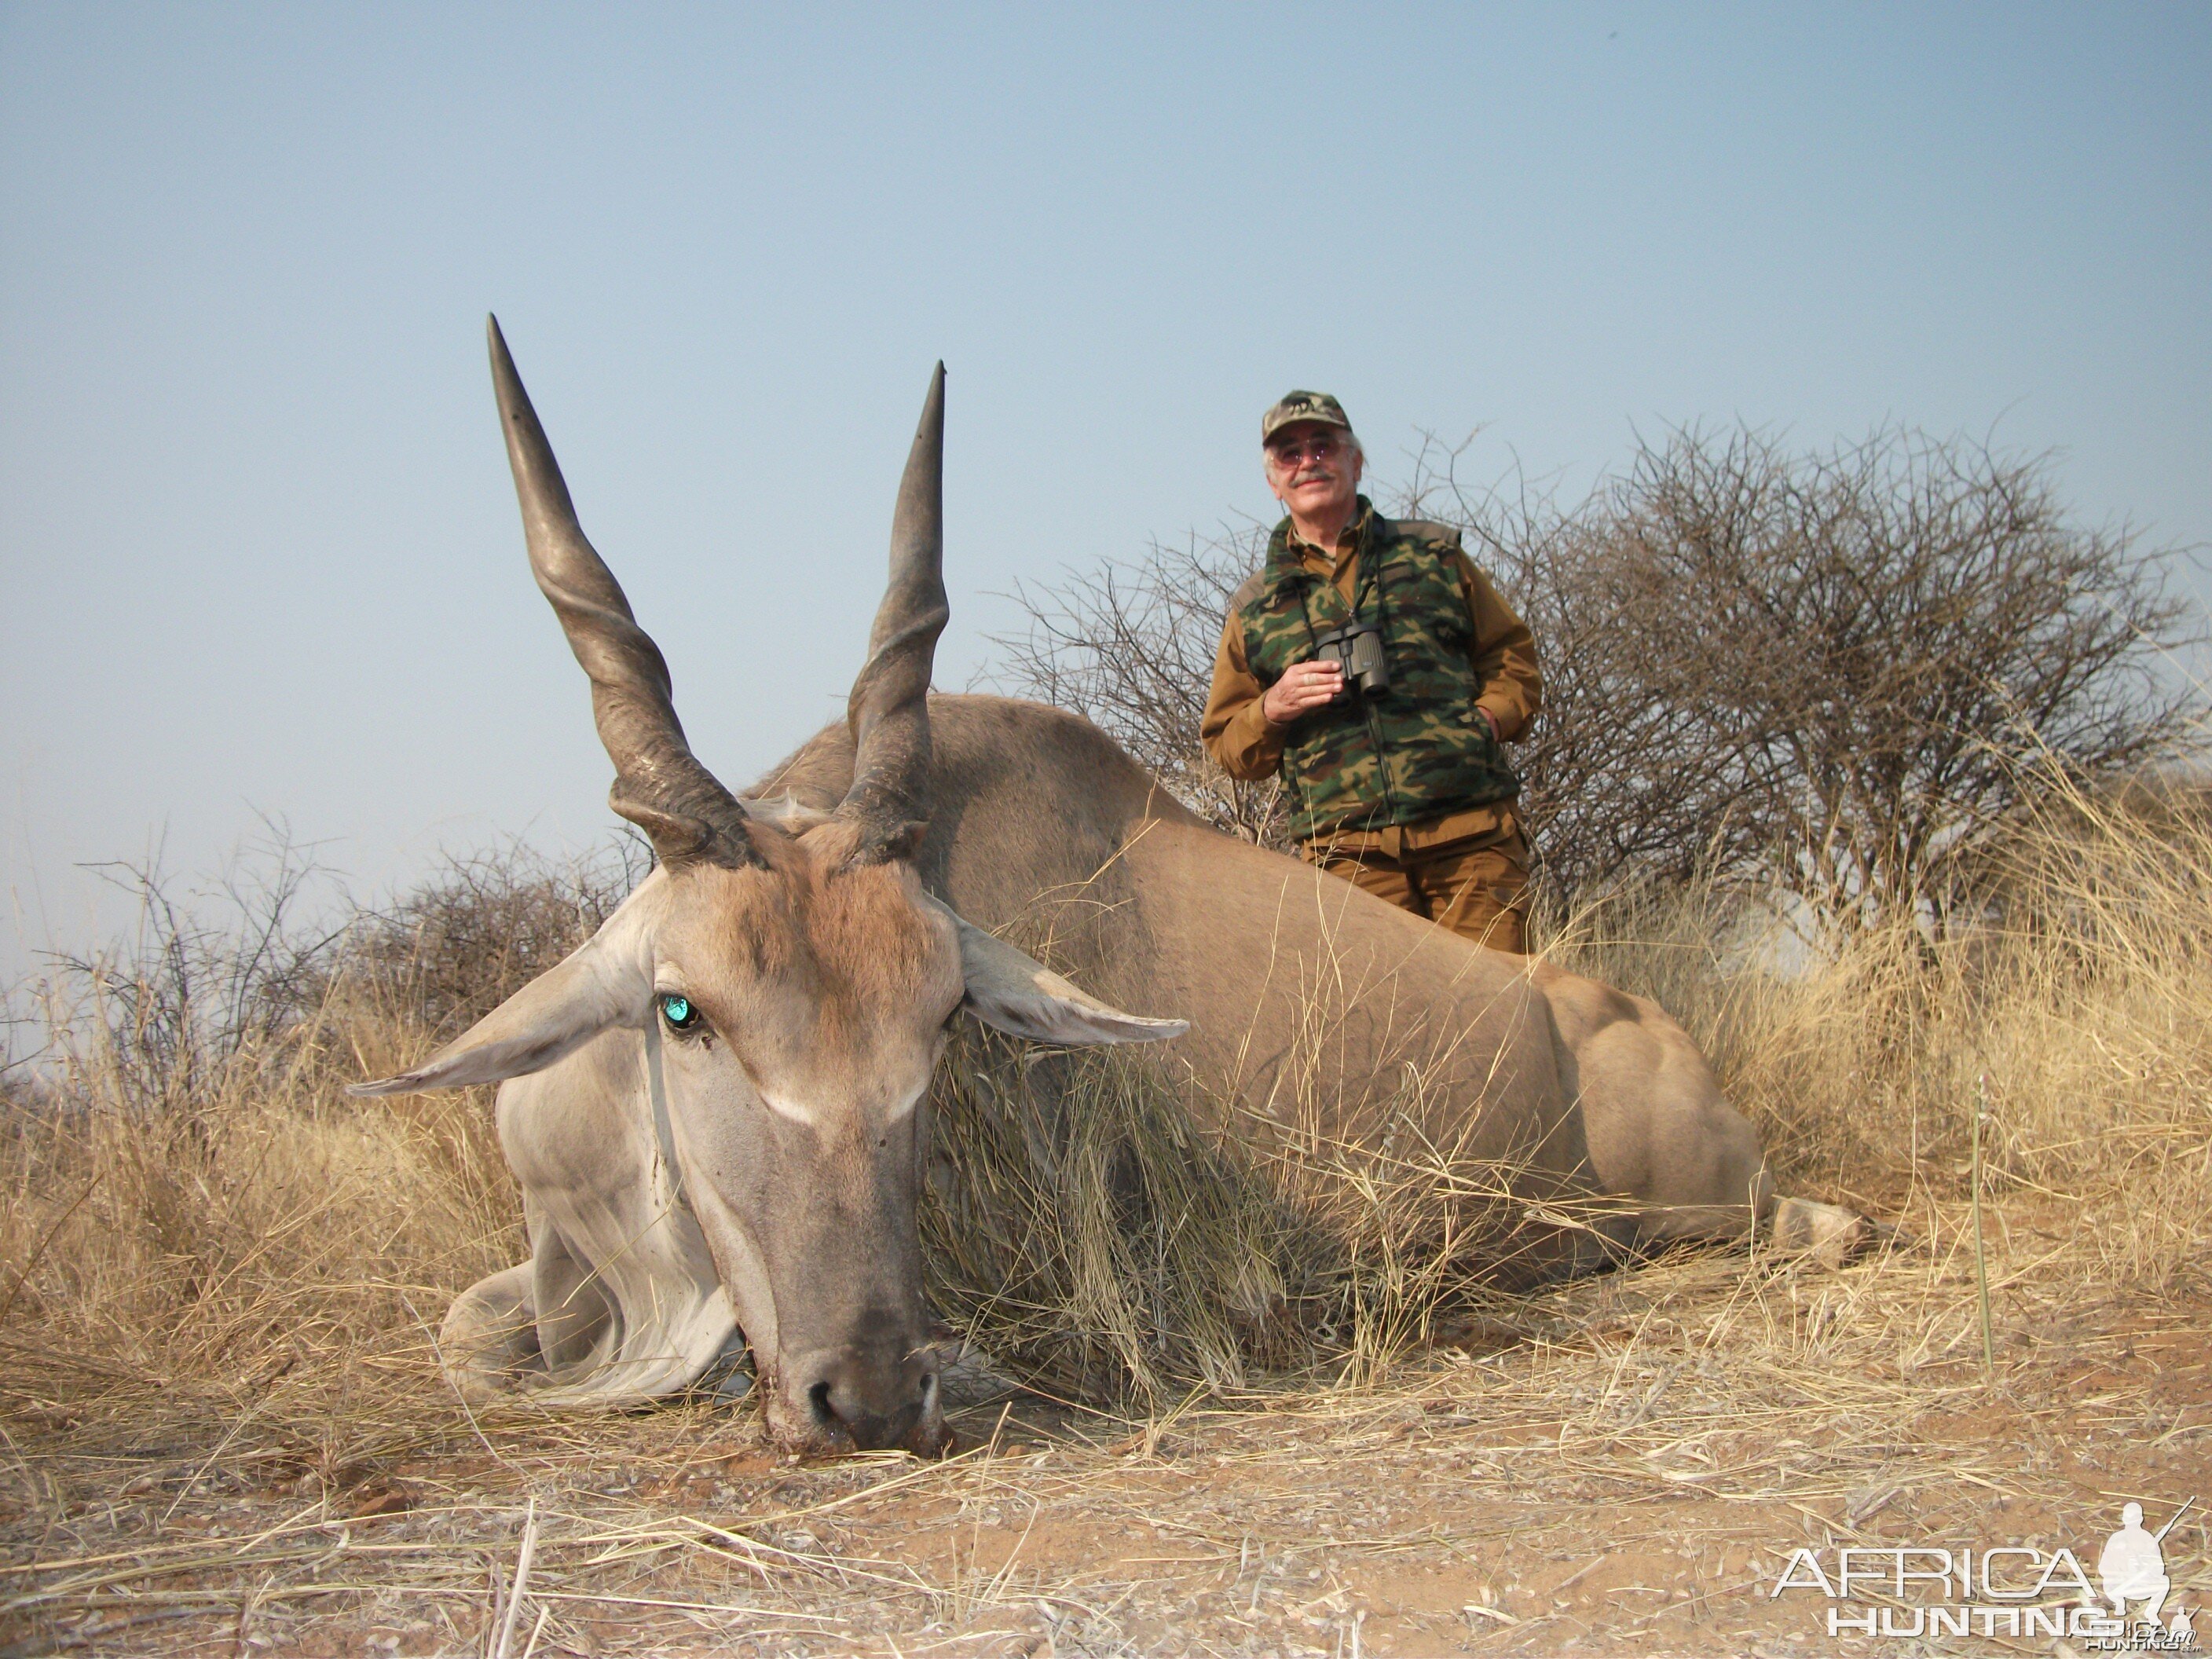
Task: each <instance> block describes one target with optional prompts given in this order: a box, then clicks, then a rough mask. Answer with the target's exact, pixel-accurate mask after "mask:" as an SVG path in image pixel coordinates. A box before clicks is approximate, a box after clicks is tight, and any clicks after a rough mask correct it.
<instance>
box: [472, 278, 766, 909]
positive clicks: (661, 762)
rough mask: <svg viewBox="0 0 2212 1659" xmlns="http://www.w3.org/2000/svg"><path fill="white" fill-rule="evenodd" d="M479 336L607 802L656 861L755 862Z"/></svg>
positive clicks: (516, 379)
mask: <svg viewBox="0 0 2212 1659" xmlns="http://www.w3.org/2000/svg"><path fill="white" fill-rule="evenodd" d="M487 332H488V334H489V337H490V344H491V378H492V384H493V386H495V388H496V390H497V392H498V393H499V415H500V426H501V429H502V430H503V431H504V432H505V433H506V435H507V464H508V465H509V466H511V467H512V468H513V470H514V493H515V495H516V497H517V498H518V499H519V500H520V502H521V505H522V530H523V535H524V537H525V538H526V540H527V541H528V543H529V544H530V568H531V571H532V574H534V575H535V576H536V577H537V578H538V587H539V589H540V590H541V591H542V592H544V595H545V597H546V599H549V600H550V601H551V603H552V605H553V611H554V614H555V615H556V616H558V617H560V618H561V629H562V632H563V633H565V634H567V635H568V646H569V648H570V649H571V650H573V651H574V653H576V660H577V661H578V662H579V663H580V664H581V665H583V670H584V672H585V673H586V674H587V675H589V676H590V677H591V682H592V719H593V720H595V721H596V722H597V723H598V726H599V741H600V743H601V744H605V747H606V751H607V758H608V759H610V760H611V761H612V762H614V763H615V782H614V787H613V788H612V789H611V790H610V791H609V792H608V796H607V800H608V804H609V805H611V806H612V807H613V808H614V810H615V811H617V812H619V813H621V814H622V816H623V817H626V818H628V819H629V821H630V822H631V823H635V824H636V825H637V826H638V827H639V828H640V829H643V830H644V831H645V833H646V835H647V837H648V838H649V839H650V840H651V841H652V842H653V851H654V852H655V853H657V854H659V857H660V861H661V862H662V863H664V864H681V863H684V862H699V861H704V862H708V863H714V864H723V865H732V866H734V865H742V864H757V863H759V862H760V861H761V860H760V855H759V854H758V853H757V850H756V849H755V848H754V847H753V844H752V841H751V838H750V836H749V835H748V834H747V833H746V829H745V813H744V808H743V807H742V806H740V805H738V801H737V798H736V797H735V796H733V795H732V794H731V793H730V792H729V791H728V790H726V789H725V788H723V787H722V786H721V784H720V782H719V781H716V779H715V777H714V774H713V773H711V772H709V771H708V769H706V768H705V767H704V766H702V765H701V764H700V763H699V760H698V757H696V756H695V755H693V754H692V752H691V746H690V744H688V743H686V742H685V741H684V727H683V726H682V725H681V724H680V723H679V722H678V720H677V718H676V705H675V703H674V702H673V701H671V696H670V688H669V680H668V664H667V662H666V661H665V659H663V658H662V656H661V654H660V647H658V646H656V645H655V644H653V641H652V639H651V637H650V636H649V635H647V633H646V631H645V630H644V629H641V628H640V627H639V626H638V625H637V619H636V617H633V616H632V615H631V614H630V609H629V600H628V599H624V598H623V591H622V585H621V584H620V583H618V582H617V581H616V580H615V578H614V573H613V572H612V571H611V570H609V569H608V568H607V567H606V564H605V562H604V561H603V560H602V559H601V558H600V557H599V554H598V553H597V552H595V551H594V550H592V544H591V543H590V541H589V540H587V539H586V538H585V535H584V531H583V526H580V525H579V524H578V523H577V522H576V508H575V506H574V503H573V502H572V501H570V500H569V499H568V485H567V484H566V483H563V482H562V477H561V466H560V463H559V462H557V461H556V460H555V459H553V447H552V445H550V443H548V442H547V441H545V428H544V427H542V426H540V425H539V424H538V411H537V410H534V409H532V407H531V406H530V394H529V393H528V392H525V391H524V390H523V389H522V377H521V376H520V374H517V373H515V368H514V359H513V357H512V356H509V355H508V352H507V340H506V337H504V336H503V335H501V333H500V331H499V319H498V318H496V317H494V318H491V319H488V325H487Z"/></svg>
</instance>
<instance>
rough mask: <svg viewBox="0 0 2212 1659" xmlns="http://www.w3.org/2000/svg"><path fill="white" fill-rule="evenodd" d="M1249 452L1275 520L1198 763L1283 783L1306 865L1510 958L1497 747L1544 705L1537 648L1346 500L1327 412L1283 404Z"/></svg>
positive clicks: (1229, 644)
mask: <svg viewBox="0 0 2212 1659" xmlns="http://www.w3.org/2000/svg"><path fill="white" fill-rule="evenodd" d="M1260 438H1261V449H1262V450H1263V452H1264V453H1265V457H1266V467H1267V487H1268V489H1271V490H1273V492H1274V495H1275V498H1276V499H1277V500H1278V501H1281V502H1282V504H1283V505H1284V507H1285V508H1287V509H1288V512H1289V516H1288V517H1286V518H1285V519H1284V520H1283V521H1282V522H1281V523H1280V524H1279V525H1277V526H1275V532H1274V534H1273V537H1272V538H1270V539H1269V541H1268V544H1267V562H1266V564H1265V565H1264V566H1263V567H1261V569H1260V570H1259V572H1258V573H1257V574H1255V575H1254V576H1252V577H1251V579H1250V580H1248V581H1246V582H1245V583H1244V585H1243V586H1242V587H1240V588H1238V589H1237V594H1236V597H1235V598H1234V599H1231V601H1230V605H1229V617H1228V620H1227V622H1226V623H1225V625H1224V627H1223V629H1222V630H1221V646H1220V649H1219V651H1218V653H1216V655H1215V657H1214V662H1213V688H1212V695H1211V696H1209V698H1208V699H1207V702H1206V718H1205V723H1204V726H1203V727H1202V731H1201V735H1202V737H1203V738H1204V739H1205V742H1206V752H1207V753H1209V754H1211V755H1212V757H1213V758H1214V759H1215V760H1216V761H1217V762H1218V763H1220V765H1221V767H1222V769H1224V770H1225V771H1226V772H1227V773H1228V774H1229V775H1231V777H1237V778H1247V779H1260V778H1265V777H1268V776H1271V775H1273V774H1274V773H1275V772H1277V771H1278V770H1279V771H1280V772H1281V773H1282V775H1283V779H1284V781H1285V785H1286V786H1287V787H1288V793H1289V796H1290V805H1291V824H1290V827H1291V835H1292V836H1295V837H1297V841H1298V842H1299V844H1300V848H1301V850H1302V851H1303V853H1304V856H1305V857H1306V858H1307V859H1309V860H1311V861H1312V862H1314V863H1316V864H1318V865H1319V866H1321V867H1322V868H1323V869H1325V870H1328V871H1329V872H1332V873H1333V874H1335V875H1339V876H1341V877H1343V878H1345V879H1346V880H1348V881H1352V882H1354V883H1357V884H1358V885H1359V886H1361V887H1364V888H1365V889H1366V890H1368V891H1369V892H1370V893H1373V894H1375V895H1376V896H1377V897H1380V898H1383V899H1387V900H1389V902H1391V903H1393V904H1395V905H1400V906H1401V907H1403V908H1406V909H1408V910H1411V911H1413V913H1414V914H1415V915H1421V916H1426V917H1428V918H1429V919H1430V920H1431V921H1435V922H1437V923H1438V924H1439V925H1440V926H1443V927H1449V928H1450V929H1451V930H1452V931H1453V932H1454V933H1461V934H1463V935H1465V936H1466V937H1467V938H1468V939H1474V940H1475V941H1476V942H1477V943H1479V944H1482V945H1488V946H1489V947H1490V948H1491V949H1492V950H1495V951H1515V952H1520V951H1525V950H1526V949H1527V948H1528V902H1527V897H1526V888H1527V885H1528V841H1527V838H1526V837H1525V836H1523V835H1522V828H1521V821H1520V818H1519V817H1518V815H1517V814H1516V811H1515V810H1514V801H1515V798H1516V796H1517V795H1518V794H1519V793H1520V789H1521V780H1520V778H1519V777H1518V776H1517V775H1516V774H1515V772H1514V770H1513V769H1512V766H1511V765H1510V763H1508V762H1507V760H1506V758H1505V753H1504V748H1503V747H1502V745H1503V744H1505V743H1510V742H1511V741H1513V740H1514V739H1516V738H1519V737H1520V736H1521V735H1522V733H1523V732H1526V731H1527V730H1528V722H1529V721H1530V720H1533V719H1534V717H1535V714H1536V709H1537V705H1538V703H1539V702H1540V701H1541V698H1542V695H1543V681H1542V678H1541V676H1540V675H1539V674H1538V673H1537V671H1536V651H1535V641H1534V639H1533V638H1532V637H1531V636H1530V635H1529V632H1528V628H1527V626H1526V625H1525V624H1523V623H1522V621H1521V619H1520V618H1519V617H1516V616H1515V615H1514V614H1513V611H1511V609H1510V607H1509V606H1508V605H1506V603H1505V601H1504V599H1500V598H1499V597H1498V590H1497V589H1496V588H1495V587H1494V586H1492V585H1491V582H1490V579H1489V578H1488V577H1486V576H1485V575H1484V574H1482V572H1480V570H1478V569H1476V568H1475V567H1474V561H1473V560H1471V559H1469V558H1468V556H1467V554H1466V553H1465V552H1464V551H1463V550H1462V548H1461V546H1460V537H1459V532H1457V531H1455V530H1451V529H1449V528H1447V527H1446V526H1443V525H1438V524H1430V523H1427V522H1425V521H1423V520H1410V519H1407V520H1391V519H1386V518H1384V517H1383V516H1382V515H1381V514H1380V513H1376V511H1375V508H1374V506H1373V505H1372V503H1370V501H1368V499H1367V498H1366V497H1365V496H1364V495H1360V494H1359V493H1358V491H1359V479H1360V475H1361V472H1362V471H1364V465H1365V457H1364V454H1363V453H1361V450H1360V447H1359V440H1358V438H1357V437H1356V436H1355V435H1353V433H1352V422H1350V421H1349V420H1348V419H1346V416H1345V413H1344V408H1343V405H1341V404H1339V403H1338V402H1337V400H1336V399H1335V398H1332V397H1329V396H1328V395H1327V394H1326V393H1322V392H1291V393H1289V394H1288V395H1286V396H1285V398H1283V399H1282V401H1281V402H1279V403H1278V404H1275V406H1274V407H1273V408H1272V409H1270V410H1268V411H1267V414H1266V416H1264V417H1262V419H1261V423H1260ZM1363 633H1364V634H1367V635H1370V637H1369V638H1368V639H1367V640H1365V641H1361V640H1360V639H1359V638H1358V635H1361V634H1363ZM1346 659H1348V660H1349V661H1350V663H1351V665H1352V669H1353V675H1352V681H1351V683H1347V679H1346V672H1345V668H1344V665H1343V664H1344V661H1345V660H1346ZM1378 659H1379V667H1380V670H1381V671H1380V673H1379V674H1378V673H1377V672H1376V668H1377V666H1378ZM1363 669H1364V672H1363V671H1362V670H1363Z"/></svg>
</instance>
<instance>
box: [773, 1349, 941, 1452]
mask: <svg viewBox="0 0 2212 1659" xmlns="http://www.w3.org/2000/svg"><path fill="white" fill-rule="evenodd" d="M805 1395H806V1403H807V1407H808V1408H809V1409H810V1410H811V1412H812V1413H813V1417H814V1421H815V1425H816V1426H817V1428H820V1429H823V1430H825V1431H830V1432H832V1433H835V1432H836V1431H843V1433H844V1434H845V1435H847V1436H848V1437H851V1439H852V1442H853V1444H854V1446H855V1447H857V1448H858V1449H860V1450H861V1451H881V1450H883V1449H885V1448H887V1447H890V1446H902V1445H904V1444H906V1443H908V1441H909V1440H911V1439H912V1438H913V1437H914V1435H915V1430H916V1429H917V1428H919V1427H921V1425H922V1422H923V1419H925V1417H926V1416H927V1414H928V1413H930V1411H931V1409H932V1408H933V1407H934V1406H935V1405H936V1403H937V1374H936V1372H935V1371H934V1370H932V1369H931V1368H930V1367H929V1365H928V1364H927V1363H926V1362H925V1361H924V1359H923V1358H921V1356H916V1357H915V1358H910V1359H908V1360H906V1361H904V1362H903V1363H898V1362H894V1363H891V1364H884V1363H881V1362H875V1363H871V1362H870V1361H869V1360H867V1359H866V1358H861V1357H860V1356H858V1355H841V1356H838V1357H836V1358H830V1359H828V1360H826V1361H825V1362H823V1364H819V1365H817V1366H816V1367H814V1368H813V1375H812V1377H811V1380H810V1381H809V1382H808V1383H807V1384H806V1389H805Z"/></svg>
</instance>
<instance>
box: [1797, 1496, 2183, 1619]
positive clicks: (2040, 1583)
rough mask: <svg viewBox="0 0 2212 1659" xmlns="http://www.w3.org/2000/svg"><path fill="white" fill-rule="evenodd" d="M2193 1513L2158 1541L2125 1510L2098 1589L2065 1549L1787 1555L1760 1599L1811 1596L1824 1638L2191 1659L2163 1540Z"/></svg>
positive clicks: (2100, 1562) (2104, 1557)
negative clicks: (2001, 1641)
mask: <svg viewBox="0 0 2212 1659" xmlns="http://www.w3.org/2000/svg"><path fill="white" fill-rule="evenodd" d="M2196 1502H2197V1499H2196V1498H2194V1497H2191V1498H2189V1499H2188V1501H2187V1502H2185V1503H2184V1504H2182V1505H2181V1507H2180V1508H2179V1509H2178V1510H2174V1512H2173V1513H2172V1515H2171V1516H2168V1517H2167V1518H2166V1524H2165V1525H2164V1526H2162V1527H2160V1528H2159V1529H2158V1530H2157V1531H2156V1532H2151V1531H2148V1530H2147V1529H2146V1528H2144V1526H2143V1508H2142V1504H2127V1505H2125V1506H2124V1507H2123V1508H2122V1510H2120V1525H2119V1529H2118V1531H2117V1532H2114V1533H2113V1534H2112V1535H2111V1536H2110V1537H2109V1538H2107V1539H2106V1541H2105V1547H2104V1548H2103V1549H2101V1550H2100V1551H2099V1552H2098V1554H2097V1579H2098V1583H2097V1584H2092V1583H2090V1581H2089V1575H2088V1574H2087V1572H2086V1571H2083V1569H2082V1565H2081V1559H2080V1558H2079V1557H2078V1556H2076V1555H2075V1553H2074V1552H2073V1551H2072V1550H2070V1549H2069V1548H2067V1547H2064V1546H2063V1545H2062V1546H2060V1547H2058V1548H2057V1549H2056V1550H2052V1551H2050V1552H2048V1553H2046V1552H2045V1551H2044V1550H2043V1549H2041V1548H2040V1547H2037V1546H2036V1545H2034V1544H2028V1545H2016V1544H1999V1545H1990V1546H1984V1547H1973V1546H1967V1547H1955V1546H1954V1547H1942V1546H1937V1545H1928V1544H1919V1545H1913V1544H1907V1545H1888V1546H1884V1547H1879V1548H1870V1547H1863V1546H1858V1545H1844V1546H1841V1547H1829V1548H1826V1549H1810V1548H1798V1549H1794V1550H1792V1551H1790V1559H1789V1560H1788V1561H1787V1562H1786V1563H1785V1564H1784V1566H1783V1569H1782V1571H1781V1573H1780V1575H1779V1576H1778V1577H1777V1578H1776V1579H1775V1581H1774V1587H1773V1589H1771V1590H1769V1591H1768V1592H1767V1595H1768V1597H1769V1598H1770V1599H1771V1598H1773V1597H1776V1596H1778V1595H1782V1594H1783V1592H1784V1591H1785V1590H1817V1591H1819V1592H1820V1595H1822V1596H1823V1597H1824V1598H1826V1601H1827V1603H1828V1605H1827V1606H1826V1607H1825V1608H1824V1609H1823V1610H1822V1611H1823V1612H1824V1613H1825V1614H1826V1617H1825V1619H1824V1620H1823V1623H1824V1625H1825V1626H1826V1634H1828V1635H1830V1636H1845V1635H1850V1636H1858V1637H1869V1636H1887V1637H1897V1638H1911V1637H1931V1636H1967V1635H1974V1636H1984V1637H1996V1636H2008V1637H2015V1638H2020V1637H2026V1638H2035V1637H2052V1638H2070V1639H2072V1640H2074V1641H2077V1642H2080V1643H2081V1644H2083V1645H2084V1647H2086V1648H2087V1650H2090V1651H2092V1652H2099V1653H2120V1652H2139V1653H2140V1652H2156V1653H2194V1652H2196V1651H2197V1631H2196V1627H2195V1620H2194V1618H2193V1616H2192V1613H2191V1609H2189V1608H2187V1607H2179V1606H2177V1607H2174V1608H2173V1609H2172V1612H2170V1613H2166V1602H2167V1601H2168V1600H2169V1599H2171V1597H2172V1593H2173V1579H2172V1574H2171V1573H2170V1572H2169V1571H2168V1570H2167V1566H2166V1534H2169V1533H2171V1532H2172V1530H2173V1528H2174V1527H2175V1526H2176V1525H2177V1524H2178V1523H2179V1522H2180V1520H2181V1517H2182V1516H2185V1515H2186V1514H2187V1513H2188V1512H2189V1511H2190V1510H2191V1508H2192V1507H2194V1506H2195V1504H2196ZM2100 1586H2101V1589H2102V1594H2100V1593H2099V1590H2100ZM2131 1604H2133V1605H2135V1606H2136V1613H2134V1616H2133V1617H2132V1619H2131V1618H2130V1614H2129V1608H2130V1605H2131ZM2161 1613H2164V1614H2165V1616H2164V1618H2163V1619H2161V1617H2160V1615H2161Z"/></svg>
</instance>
